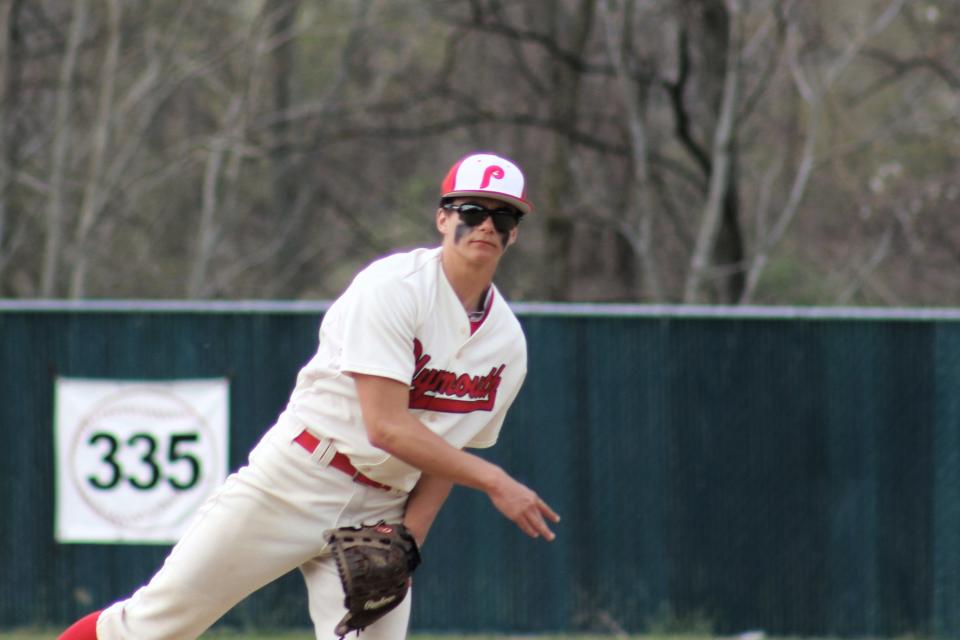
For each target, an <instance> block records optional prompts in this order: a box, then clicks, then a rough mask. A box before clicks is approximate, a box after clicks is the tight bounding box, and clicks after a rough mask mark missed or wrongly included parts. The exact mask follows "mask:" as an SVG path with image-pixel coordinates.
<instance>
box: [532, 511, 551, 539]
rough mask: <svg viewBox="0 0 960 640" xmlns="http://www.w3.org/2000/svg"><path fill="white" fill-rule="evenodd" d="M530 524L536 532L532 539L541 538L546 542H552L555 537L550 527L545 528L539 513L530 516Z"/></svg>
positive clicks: (545, 524) (545, 525) (535, 512)
mask: <svg viewBox="0 0 960 640" xmlns="http://www.w3.org/2000/svg"><path fill="white" fill-rule="evenodd" d="M530 524H531V526H532V527H533V529H534V531H536V534H537V535H535V536H533V537H534V538H539V537H540V536H543V537H544V538H545V539H546V540H547V541H548V542H550V541H553V539H554V538H556V537H557V536H556V535H554V533H553V531H551V530H550V527H549V526H547V523H546V521H545V520H544V519H543V516H542V515H540V512H539V511H534V512H533V513H531V514H530Z"/></svg>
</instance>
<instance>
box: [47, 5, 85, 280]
mask: <svg viewBox="0 0 960 640" xmlns="http://www.w3.org/2000/svg"><path fill="white" fill-rule="evenodd" d="M86 20H87V0H77V1H76V2H75V3H74V5H73V19H72V20H71V23H70V31H69V34H68V35H67V48H66V51H64V54H63V62H62V63H61V65H60V78H59V81H58V83H57V106H56V115H55V117H54V121H53V131H54V133H53V157H52V158H51V162H50V198H49V200H48V201H47V221H46V222H47V224H46V241H45V242H44V247H43V271H42V273H41V280H40V295H41V296H42V297H44V298H52V297H53V296H54V295H56V287H57V275H58V272H59V270H60V258H61V254H62V252H63V232H64V228H63V227H64V225H65V224H66V220H65V218H66V212H65V209H66V200H67V194H66V190H67V184H66V173H67V168H68V167H67V165H68V160H69V159H68V151H69V148H70V143H71V140H72V138H73V123H72V119H71V117H70V116H71V114H72V112H73V90H74V79H75V76H76V68H77V57H78V55H79V51H80V41H81V40H82V39H83V31H84V28H85V27H86Z"/></svg>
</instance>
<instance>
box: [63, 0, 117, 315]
mask: <svg viewBox="0 0 960 640" xmlns="http://www.w3.org/2000/svg"><path fill="white" fill-rule="evenodd" d="M107 25H108V27H107V51H106V53H105V55H104V59H103V64H102V65H101V66H100V82H99V84H100V96H99V98H98V104H97V119H96V122H95V123H94V129H93V139H92V141H91V145H90V147H91V148H90V172H89V174H88V175H87V183H86V185H85V186H84V189H83V200H82V201H81V203H80V222H79V223H78V225H77V231H76V237H75V240H74V253H75V258H74V267H73V277H72V278H71V281H70V297H71V298H73V299H77V298H82V297H84V295H85V294H86V287H87V268H88V265H89V264H90V260H91V259H92V258H94V257H95V256H94V252H93V251H92V249H91V248H90V246H89V239H90V233H91V231H92V230H93V228H94V226H95V225H96V223H97V221H98V219H99V218H100V212H101V210H102V208H103V204H104V201H105V196H104V195H103V179H104V165H105V162H106V156H107V148H108V146H109V144H110V128H111V124H112V121H113V99H114V86H115V83H114V81H115V79H116V77H117V66H118V62H119V57H120V2H119V0H109V2H107Z"/></svg>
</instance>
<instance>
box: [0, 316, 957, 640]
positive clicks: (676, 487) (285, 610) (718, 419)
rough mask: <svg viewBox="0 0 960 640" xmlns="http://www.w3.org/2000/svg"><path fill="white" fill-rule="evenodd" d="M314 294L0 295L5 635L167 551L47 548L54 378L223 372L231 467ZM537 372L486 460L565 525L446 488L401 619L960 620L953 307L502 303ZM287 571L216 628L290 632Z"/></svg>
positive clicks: (767, 627) (279, 384) (294, 587)
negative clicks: (259, 297) (527, 527)
mask: <svg viewBox="0 0 960 640" xmlns="http://www.w3.org/2000/svg"><path fill="white" fill-rule="evenodd" d="M324 309H325V306H324V305H323V304H319V303H318V304H296V303H290V304H282V303H277V304H270V303H209V304H187V303H159V302H154V303H147V302H144V303H113V302H87V303H77V304H67V303H59V302H47V303H45V302H26V303H16V302H8V303H3V304H0V336H2V347H0V357H2V360H0V361H2V368H0V376H2V384H0V429H2V434H3V443H2V445H0V513H2V514H3V517H2V518H0V628H3V627H5V628H12V627H23V626H37V627H49V626H54V627H55V626H57V625H60V624H63V623H64V622H66V621H68V620H71V619H73V618H74V617H76V616H77V615H78V614H81V613H82V612H85V611H86V610H88V609H91V608H94V607H99V606H102V605H103V604H105V603H107V602H109V601H111V600H113V599H116V598H118V597H121V596H124V595H126V594H128V593H129V592H130V591H131V590H132V589H133V588H134V587H136V586H137V585H139V584H140V583H142V582H143V581H144V580H145V579H147V578H148V577H149V576H150V575H151V573H152V572H153V571H154V570H155V569H156V568H157V566H158V565H159V563H160V562H161V560H162V559H163V557H164V556H165V554H166V552H167V547H163V546H138V545H116V546H114V545H110V546H107V545H59V544H56V543H55V542H54V539H53V525H54V523H53V505H54V496H53V491H54V486H53V481H54V469H53V464H54V452H53V447H52V422H53V414H52V410H53V397H52V389H53V380H54V378H55V377H56V376H75V377H94V378H116V379H128V378H132V379H171V378H195V377H222V376H225V377H228V378H229V379H230V382H231V402H230V413H231V416H232V419H231V446H230V462H231V467H232V468H236V467H237V466H239V465H241V464H242V463H243V462H244V460H245V456H246V453H247V451H248V450H249V448H250V447H251V446H252V445H253V444H254V443H255V442H256V440H257V439H258V438H259V436H260V434H261V433H262V432H263V430H264V429H265V428H266V427H267V426H269V425H270V424H271V423H272V422H273V420H274V418H275V417H276V415H277V413H278V412H279V411H280V409H281V408H282V407H283V405H284V403H285V401H286V399H287V395H288V393H289V391H290V389H291V387H292V385H293V382H294V377H295V374H296V372H297V371H298V369H299V368H300V366H301V365H302V364H303V363H304V362H305V361H306V360H307V359H308V358H309V357H310V356H311V355H312V353H313V351H314V347H315V342H316V336H317V326H318V322H319V319H320V317H321V316H322V313H323V311H324ZM516 309H517V311H518V315H519V316H520V319H521V322H522V324H523V326H524V329H525V331H526V334H527V339H528V343H529V353H530V373H529V376H528V378H527V383H526V385H525V387H524V390H523V391H522V393H521V395H520V396H519V398H518V400H517V402H516V404H515V408H514V410H513V411H512V412H511V414H510V416H509V418H508V419H507V423H506V425H505V427H504V431H503V434H502V437H501V441H500V443H499V444H498V446H497V447H495V448H494V449H492V450H490V451H489V452H488V453H485V454H484V455H489V456H490V457H491V458H492V459H494V460H496V461H497V462H499V463H501V464H503V465H504V466H505V467H506V468H507V469H509V470H510V471H512V472H514V473H515V474H516V475H517V476H518V477H519V478H520V479H522V480H523V481H524V482H527V483H529V484H530V485H531V486H533V487H535V488H536V489H537V490H538V491H539V492H540V493H541V494H542V495H543V496H544V497H545V498H546V499H547V500H548V501H549V502H550V503H551V504H552V505H554V506H555V508H556V509H557V510H558V511H559V512H560V513H561V514H562V515H563V522H562V523H561V524H560V525H559V526H558V527H557V532H558V539H557V541H556V542H554V543H553V544H546V543H544V542H542V541H534V540H529V539H527V538H525V537H524V536H523V535H522V534H520V533H519V532H518V531H517V530H516V529H515V527H514V526H513V525H512V524H510V523H509V522H507V521H506V520H504V519H503V518H501V517H500V516H499V515H498V514H497V513H496V512H495V510H494V509H493V507H492V506H491V505H490V504H489V502H488V501H487V499H486V498H485V497H484V496H482V495H478V494H476V493H474V492H471V491H467V490H461V489H456V490H455V491H454V493H453V495H452V496H451V499H450V502H449V503H448V505H447V507H446V508H445V510H444V511H443V512H442V513H441V515H440V517H439V519H438V521H437V523H436V525H435V528H434V530H433V532H432V533H431V536H430V540H429V541H428V545H427V547H426V549H425V550H424V557H425V560H424V564H423V567H422V568H421V570H420V571H419V573H418V575H417V581H416V597H415V598H414V613H413V626H414V629H415V630H437V631H448V630H460V631H470V632H481V631H500V632H510V633H542V632H582V631H601V632H603V631H606V632H609V631H614V630H618V629H619V630H624V631H627V632H639V631H644V630H650V629H657V628H660V629H662V628H664V627H666V626H672V627H675V628H682V627H684V626H691V627H692V626H697V627H700V628H703V627H704V626H708V627H709V628H710V629H711V630H712V631H713V632H715V633H722V634H728V633H736V632H739V631H743V630H750V629H761V630H764V631H765V632H767V633H768V634H778V635H787V634H790V635H833V636H865V635H870V636H894V635H903V634H922V635H938V636H958V635H960V313H958V312H951V311H940V312H938V311H932V310H931V311H913V312H911V311H882V310H870V309H861V310H856V309H842V310H832V309H796V308H785V309H770V308H752V309H745V308H695V307H642V306H559V305H533V304H527V305H516ZM302 596H303V586H302V584H301V580H300V577H299V576H298V575H296V574H291V575H288V576H286V577H284V578H283V579H281V580H279V581H278V582H277V583H275V584H273V585H271V586H269V587H267V588H265V589H263V590H262V591H260V592H258V593H257V594H255V595H254V596H253V597H251V598H250V599H248V600H247V601H246V602H244V603H243V604H242V605H240V606H239V607H237V608H236V609H235V610H234V611H232V612H231V613H230V614H229V615H228V616H227V617H226V618H225V619H224V621H223V623H222V624H223V625H226V626H230V625H232V626H238V627H245V628H285V627H303V626H305V625H307V624H308V620H307V613H306V610H305V606H304V602H303V598H302Z"/></svg>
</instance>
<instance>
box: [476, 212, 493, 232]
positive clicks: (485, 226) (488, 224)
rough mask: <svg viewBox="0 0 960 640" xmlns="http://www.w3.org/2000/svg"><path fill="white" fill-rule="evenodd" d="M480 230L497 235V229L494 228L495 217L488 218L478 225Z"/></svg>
mask: <svg viewBox="0 0 960 640" xmlns="http://www.w3.org/2000/svg"><path fill="white" fill-rule="evenodd" d="M477 227H478V228H479V229H482V230H484V231H489V232H491V233H496V231H497V228H496V227H494V226H493V217H491V216H487V217H486V218H484V219H483V222H481V223H480V224H478V225H477Z"/></svg>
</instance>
